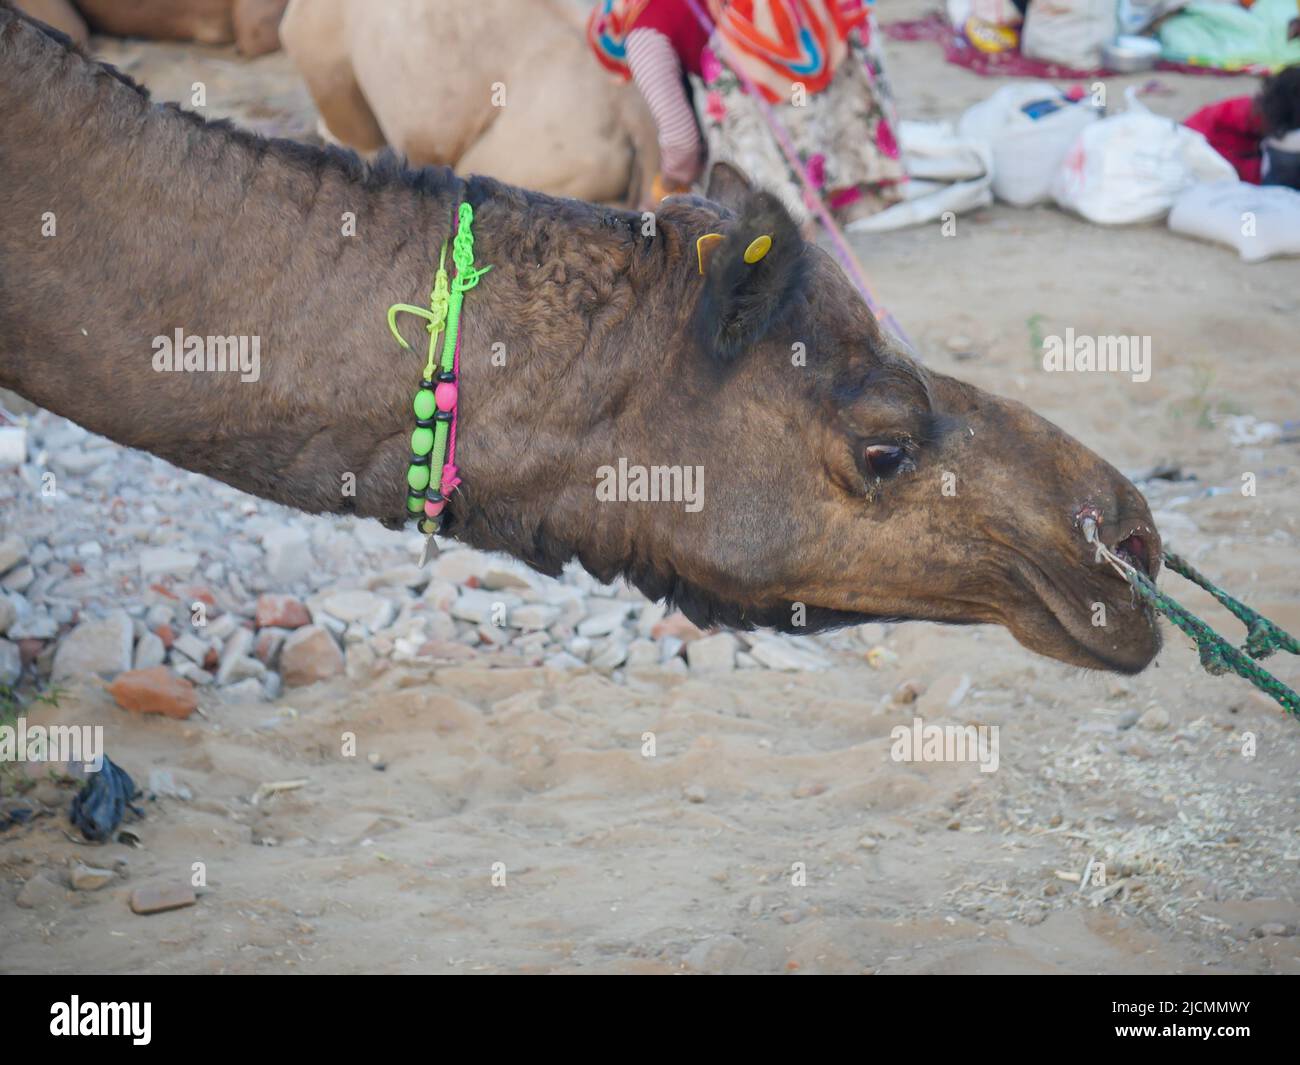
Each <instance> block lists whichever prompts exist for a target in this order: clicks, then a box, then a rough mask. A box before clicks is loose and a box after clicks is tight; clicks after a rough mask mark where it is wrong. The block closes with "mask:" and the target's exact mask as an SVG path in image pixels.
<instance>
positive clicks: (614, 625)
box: [578, 604, 627, 637]
mask: <svg viewBox="0 0 1300 1065" xmlns="http://www.w3.org/2000/svg"><path fill="white" fill-rule="evenodd" d="M626 620H627V606H626V605H625V604H619V605H618V606H614V607H601V608H598V609H597V610H596V611H595V612H593V613H592V614H590V615H589V616H587V617H585V618H583V619H582V620H581V621H580V622H578V635H579V636H587V637H593V636H608V635H609V634H610V633H612V632H617V631H618V630H619V629H621V628H622V627H623V622H624V621H626Z"/></svg>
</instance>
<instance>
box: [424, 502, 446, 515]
mask: <svg viewBox="0 0 1300 1065" xmlns="http://www.w3.org/2000/svg"><path fill="white" fill-rule="evenodd" d="M446 505H447V501H446V500H445V499H440V500H438V502H436V503H431V502H429V501H428V500H427V499H426V500H425V501H424V512H425V514H427V515H428V516H429V517H431V518H436V517H437V516H438V515H439V514H441V513H442V508H443V507H445V506H446Z"/></svg>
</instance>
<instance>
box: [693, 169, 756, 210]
mask: <svg viewBox="0 0 1300 1065" xmlns="http://www.w3.org/2000/svg"><path fill="white" fill-rule="evenodd" d="M753 192H754V186H753V185H751V184H750V183H749V178H747V177H745V175H744V174H742V173H741V172H740V171H739V170H737V169H736V168H735V167H734V166H732V165H731V164H730V163H724V162H721V161H719V162H716V163H714V164H713V166H711V167H710V168H709V180H708V182H707V183H706V185H705V193H704V195H705V196H706V197H708V198H709V199H710V200H712V201H713V202H714V203H717V204H721V205H722V206H723V207H726V208H729V209H730V210H732V211H735V212H737V213H739V212H740V211H741V209H742V208H744V206H745V202H746V201H747V200H748V199H749V197H750V196H751V195H753Z"/></svg>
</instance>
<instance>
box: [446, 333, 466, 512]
mask: <svg viewBox="0 0 1300 1065" xmlns="http://www.w3.org/2000/svg"><path fill="white" fill-rule="evenodd" d="M462 335H463V332H462V330H461V329H459V328H458V329H457V330H456V354H455V355H454V356H453V357H452V364H451V368H452V373H453V374H455V375H456V403H455V405H454V406H453V407H452V408H451V411H452V414H451V428H450V430H448V432H447V464H446V465H445V466H443V468H442V494H443V495H444V496H447V495H450V494H451V493H452V492H454V491H455V490H456V488H457V487H458V486H459V485H460V478H459V477H457V476H456V474H457V472H458V471H457V469H456V426H457V425H459V424H460V339H461V336H462Z"/></svg>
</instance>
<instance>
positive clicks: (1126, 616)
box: [1007, 565, 1161, 675]
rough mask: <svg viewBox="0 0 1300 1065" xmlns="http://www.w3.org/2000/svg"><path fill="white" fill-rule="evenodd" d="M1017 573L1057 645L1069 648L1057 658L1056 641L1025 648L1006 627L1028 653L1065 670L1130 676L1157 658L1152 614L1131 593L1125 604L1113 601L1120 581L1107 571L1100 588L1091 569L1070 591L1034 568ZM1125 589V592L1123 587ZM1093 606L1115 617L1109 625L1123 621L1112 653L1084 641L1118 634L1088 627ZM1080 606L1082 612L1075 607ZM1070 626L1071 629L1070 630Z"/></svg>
mask: <svg viewBox="0 0 1300 1065" xmlns="http://www.w3.org/2000/svg"><path fill="white" fill-rule="evenodd" d="M1022 572H1023V577H1022V580H1023V582H1024V585H1025V586H1026V590H1027V591H1028V593H1029V595H1030V598H1031V600H1032V601H1033V604H1034V606H1035V607H1036V608H1037V609H1038V610H1039V611H1041V613H1042V615H1043V616H1044V617H1046V618H1047V619H1050V621H1051V622H1052V626H1053V629H1054V631H1055V635H1056V636H1057V638H1058V641H1059V643H1060V644H1062V645H1065V646H1068V648H1069V653H1061V650H1060V648H1059V647H1051V646H1049V645H1051V644H1054V643H1056V642H1057V641H1046V642H1043V643H1041V644H1039V645H1036V644H1035V643H1033V642H1027V641H1026V640H1024V639H1022V638H1021V635H1020V633H1019V632H1018V631H1017V629H1016V628H1014V627H1012V626H1010V625H1008V626H1007V627H1008V628H1010V629H1011V632H1012V635H1014V636H1015V637H1016V638H1017V639H1019V640H1020V642H1021V643H1025V645H1026V646H1027V647H1029V648H1030V649H1031V650H1034V651H1037V652H1038V653H1040V654H1045V655H1046V656H1047V657H1049V658H1055V659H1057V660H1058V661H1062V662H1066V663H1068V664H1069V665H1074V666H1081V667H1083V668H1087V669H1102V670H1106V671H1108V672H1112V673H1124V674H1129V675H1131V674H1135V673H1140V672H1142V670H1144V669H1146V668H1147V666H1149V665H1150V664H1151V663H1152V662H1153V661H1154V660H1155V657H1156V655H1157V654H1159V652H1160V646H1161V636H1160V627H1159V625H1158V623H1157V620H1156V616H1155V613H1154V612H1153V611H1152V610H1151V609H1150V607H1148V606H1147V605H1146V604H1145V603H1140V602H1137V601H1136V600H1134V599H1133V598H1132V592H1131V590H1130V597H1129V599H1128V600H1127V601H1124V602H1120V601H1118V600H1117V598H1116V596H1115V593H1117V592H1118V591H1119V585H1118V584H1115V583H1112V582H1114V581H1120V578H1119V577H1118V576H1116V575H1115V574H1114V571H1113V570H1112V569H1110V567H1109V566H1108V567H1106V575H1107V576H1106V578H1105V586H1104V588H1103V587H1099V584H1100V582H1101V580H1102V578H1103V575H1102V574H1101V573H1099V572H1097V571H1096V570H1092V569H1083V570H1080V572H1079V576H1080V578H1082V580H1081V582H1080V583H1079V584H1078V585H1077V586H1074V587H1071V588H1063V587H1060V586H1059V585H1058V584H1057V582H1055V581H1053V580H1051V579H1050V578H1048V576H1047V575H1046V573H1045V572H1044V571H1042V570H1041V569H1040V568H1039V567H1038V566H1036V565H1033V566H1028V567H1025V568H1024V570H1023V571H1022ZM1124 587H1126V588H1127V584H1126V583H1125V584H1124ZM1098 600H1100V601H1101V602H1102V603H1104V604H1105V605H1106V607H1107V610H1108V614H1109V613H1110V612H1112V611H1113V612H1114V613H1115V614H1117V615H1118V617H1116V618H1114V620H1119V621H1122V625H1123V629H1124V632H1123V634H1122V635H1121V637H1120V639H1119V640H1118V641H1115V642H1114V643H1113V644H1112V646H1111V647H1105V646H1102V645H1101V642H1100V641H1099V640H1091V641H1090V640H1088V639H1086V638H1085V636H1084V634H1087V635H1094V634H1103V633H1108V632H1114V631H1115V629H1116V628H1117V626H1115V625H1113V624H1106V625H1100V626H1096V625H1093V624H1092V620H1091V612H1092V607H1093V606H1094V605H1095V603H1096V602H1097V601H1098ZM1080 603H1082V604H1083V607H1080V606H1079V604H1080ZM1081 618H1088V621H1087V622H1086V623H1085V622H1081V620H1080V619H1081ZM1072 620H1073V622H1074V624H1071V621H1072ZM1138 625H1140V626H1141V627H1140V628H1138V627H1137V626H1138ZM1134 652H1137V653H1136V654H1134Z"/></svg>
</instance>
